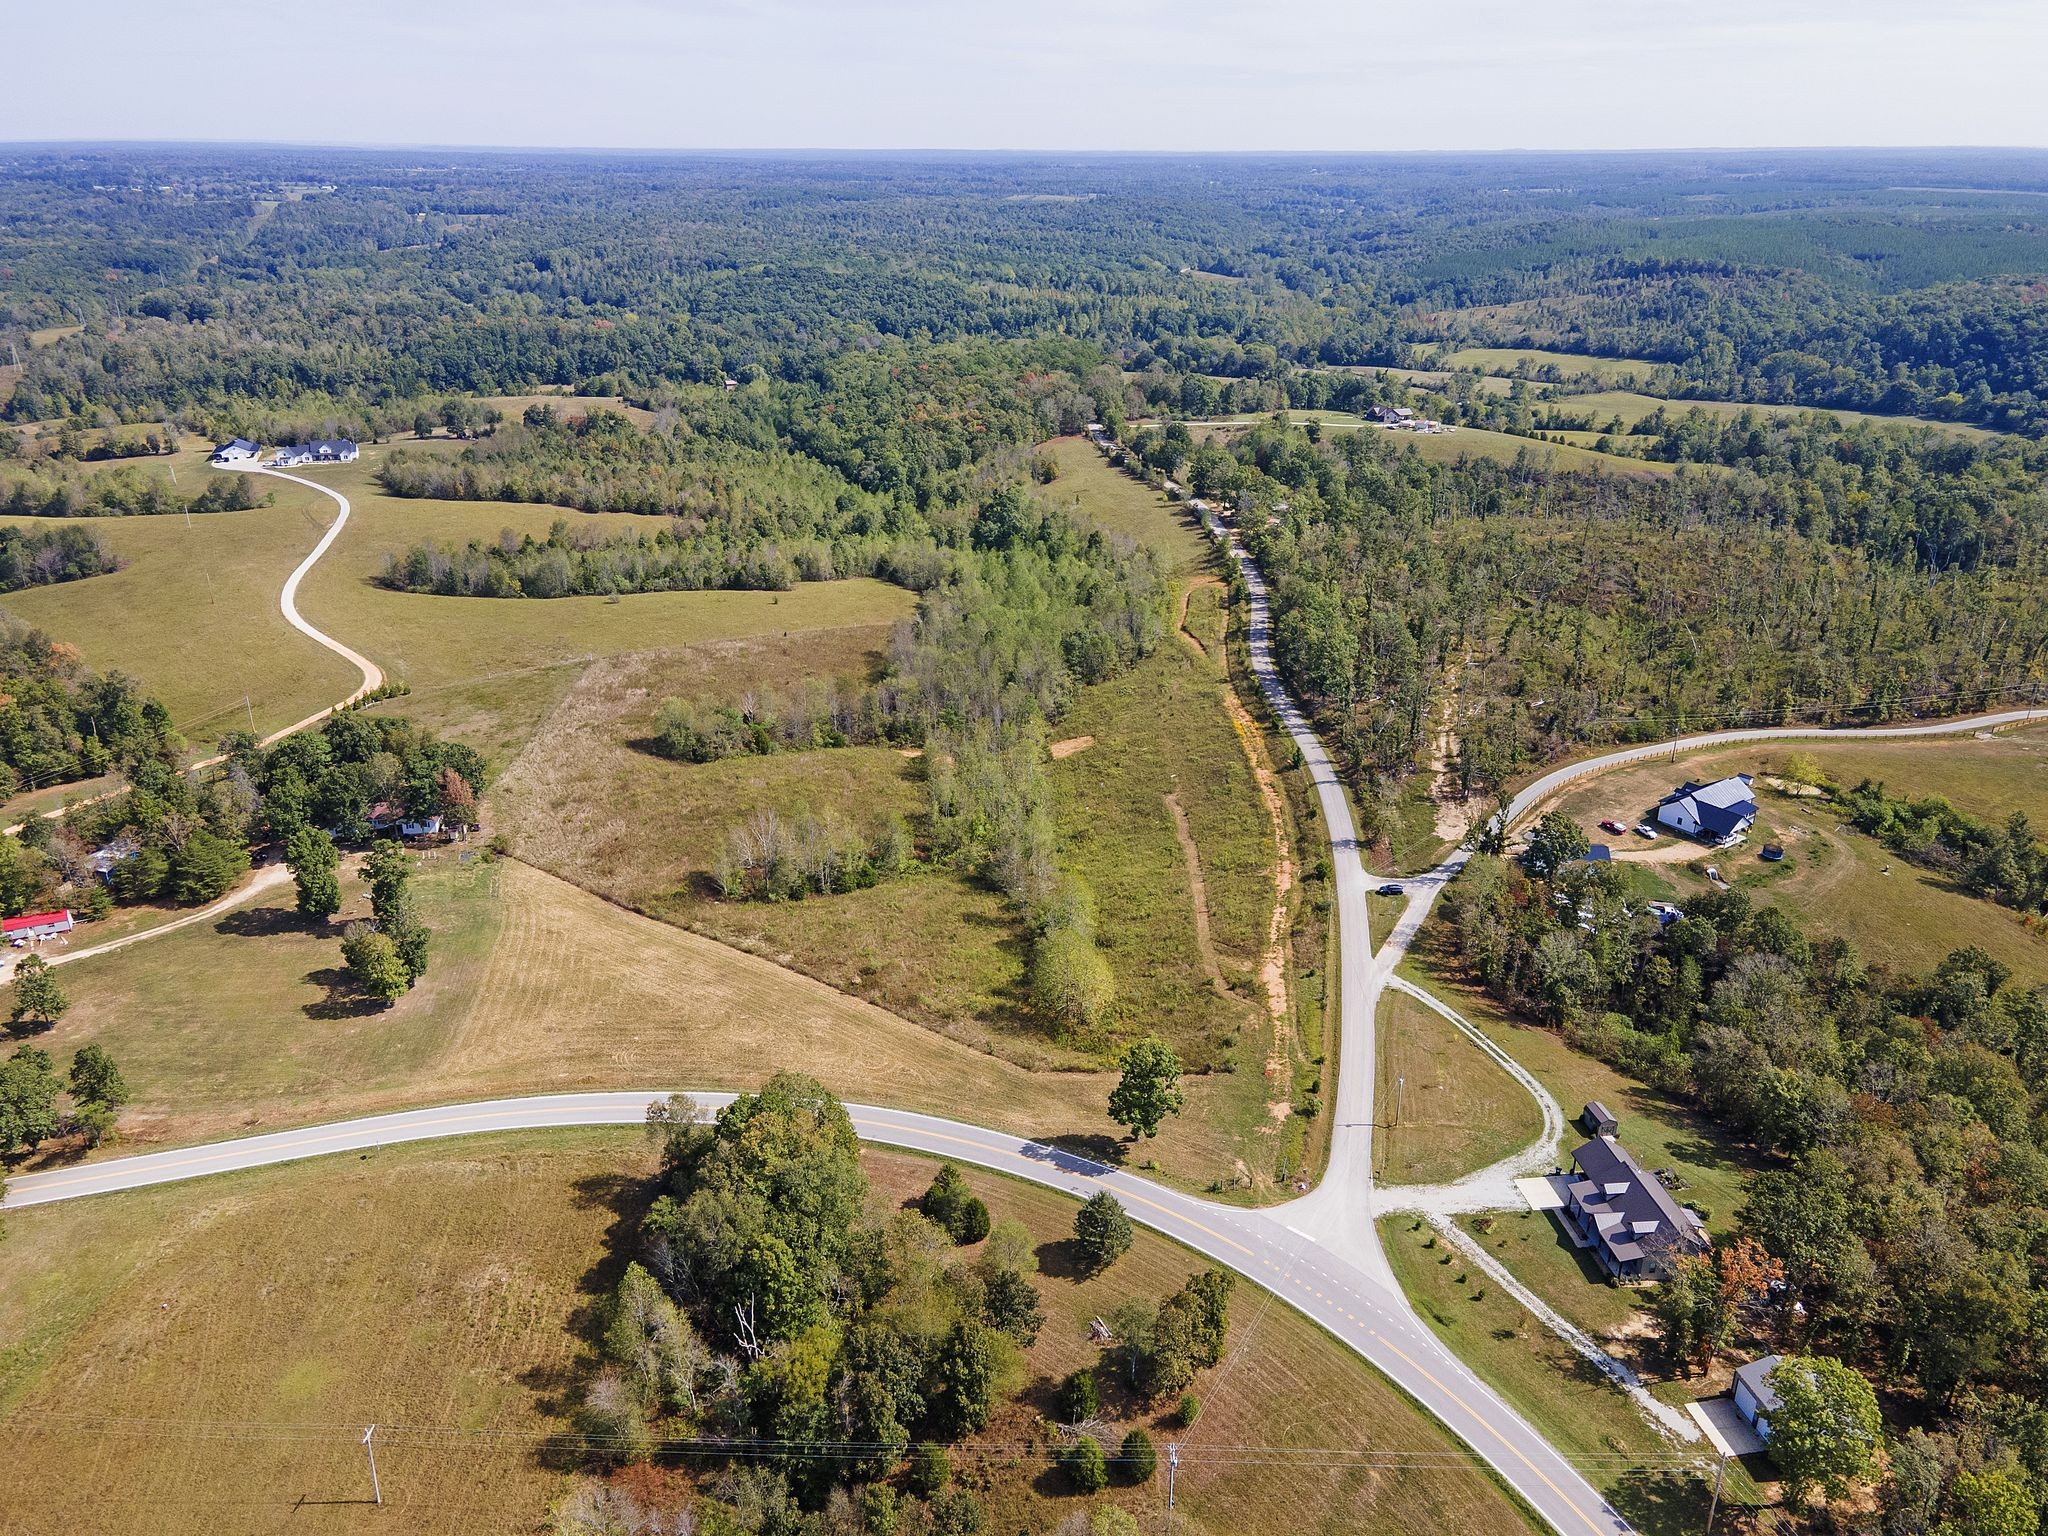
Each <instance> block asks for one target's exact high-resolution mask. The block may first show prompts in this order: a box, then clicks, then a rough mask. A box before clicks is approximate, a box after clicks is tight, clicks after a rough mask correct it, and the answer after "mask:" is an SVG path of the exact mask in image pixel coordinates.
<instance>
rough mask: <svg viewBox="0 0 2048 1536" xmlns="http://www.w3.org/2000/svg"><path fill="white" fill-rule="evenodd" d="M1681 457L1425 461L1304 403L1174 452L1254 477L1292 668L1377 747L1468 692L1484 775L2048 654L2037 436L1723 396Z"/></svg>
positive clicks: (1240, 502) (1242, 483) (1248, 484)
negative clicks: (1726, 447) (1947, 429)
mask: <svg viewBox="0 0 2048 1536" xmlns="http://www.w3.org/2000/svg"><path fill="white" fill-rule="evenodd" d="M1699 441H1700V442H1701V444H1702V445H1703V446H1702V449H1701V452H1700V457H1701V458H1702V459H1705V460H1707V461H1708V462H1709V463H1718V462H1719V459H1720V457H1721V455H1720V453H1719V452H1718V451H1710V450H1715V448H1716V445H1719V444H1736V445H1739V448H1740V452H1736V453H1729V454H1728V455H1726V456H1727V457H1728V458H1730V459H1732V460H1733V462H1734V467H1733V468H1716V469H1712V470H1707V471H1695V470H1687V471H1684V472H1681V473H1679V474H1675V475H1666V476H1659V477H1654V478H1653V477H1647V476H1640V477H1623V476H1620V475H1615V474H1609V473H1598V472H1586V471H1553V470H1551V469H1549V468H1547V467H1545V466H1543V465H1542V464H1540V463H1539V462H1538V461H1536V460H1534V459H1533V458H1532V459H1529V460H1527V461H1526V462H1517V463H1513V464H1502V463H1499V462H1496V461H1493V460H1488V459H1460V460H1457V461H1455V462H1430V461H1426V460H1424V459H1422V458H1421V457H1419V456H1418V455H1416V454H1414V453H1412V452H1405V451H1403V450H1402V449H1400V448H1399V447H1396V446H1394V445H1393V444H1392V443H1391V442H1390V441H1389V440H1388V438H1387V437H1386V436H1385V435H1371V434H1363V433H1354V434H1349V435H1345V436H1342V437H1333V438H1328V439H1326V440H1324V441H1321V442H1317V441H1313V440H1312V439H1311V437H1310V434H1309V433H1308V432H1307V431H1306V430H1304V429H1302V428H1301V427H1296V426H1290V425H1289V424H1287V422H1286V421H1285V420H1283V419H1275V420H1273V421H1271V422H1269V423H1267V424H1265V425H1262V426H1259V427H1256V428H1251V429H1247V430H1245V431H1243V432H1241V433H1238V434H1236V435H1235V436H1233V437H1231V438H1229V439H1227V440H1226V441H1224V442H1216V441H1211V442H1206V443H1203V444H1202V445H1200V446H1199V447H1196V446H1194V445H1193V443H1192V440H1191V439H1190V440H1187V446H1186V447H1185V448H1183V449H1179V450H1175V449H1173V448H1172V447H1171V446H1170V445H1169V444H1168V443H1167V441H1166V439H1165V438H1164V437H1160V438H1157V439H1156V440H1155V439H1153V438H1147V437H1145V436H1144V435H1142V434H1141V435H1140V438H1139V440H1138V441H1137V442H1136V444H1135V445H1134V448H1135V451H1136V452H1137V453H1138V454H1140V455H1145V456H1149V457H1151V458H1152V460H1153V461H1154V463H1155V465H1156V464H1157V463H1158V461H1159V460H1160V459H1161V458H1162V457H1164V458H1165V459H1166V460H1167V461H1168V463H1169V464H1170V467H1171V468H1172V469H1173V470H1175V471H1176V472H1181V473H1185V474H1186V476H1187V477H1188V481H1189V484H1190V486H1191V487H1192V488H1193V489H1194V490H1195V491H1197V492H1199V493H1201V494H1204V495H1207V496H1212V497H1217V498H1220V499H1222V500H1225V501H1227V502H1231V503H1233V504H1235V505H1236V506H1238V507H1239V508H1240V509H1241V512H1240V521H1241V523H1242V525H1243V527H1244V534H1245V538H1246V541H1247V543H1248V544H1249V546H1250V548H1251V549H1252V551H1253V552H1254V554H1256V555H1257V556H1258V558H1259V561H1260V564H1261V567H1262V568H1263V569H1264V571H1265V572H1266V574H1267V577H1268V580H1269V581H1270V582H1271V583H1272V588H1273V597H1274V623H1275V629H1274V634H1275V643H1276V648H1277V650H1278V653H1279V657H1280V661H1281V665H1282V667H1283V669H1284V670H1285V672H1286V674H1287V677H1288V680H1289V682H1290V683H1291V684H1292V685H1293V686H1294V687H1295V688H1296V689H1297V690H1298V691H1299V693H1300V694H1301V696H1302V697H1303V698H1304V699H1305V700H1306V701H1308V702H1309V703H1310V705H1311V706H1312V707H1314V708H1316V709H1317V710H1318V711H1319V712H1320V713H1321V714H1322V715H1323V716H1324V718H1325V720H1326V722H1327V723H1328V724H1330V725H1331V726H1332V728H1333V734H1334V736H1335V737H1336V739H1337V741H1338V742H1339V744H1340V745H1341V746H1342V747H1343V748H1344V749H1345V752H1346V754H1347V756H1348V757H1349V758H1350V759H1351V761H1352V762H1353V763H1354V764H1355V765H1356V766H1357V767H1358V768H1360V769H1361V770H1362V771H1364V772H1366V773H1368V774H1371V775H1377V776H1380V777H1384V778H1390V779H1398V778H1400V777H1402V776H1404V775H1406V774H1407V773H1409V772H1410V771H1412V770H1413V769H1414V768H1415V767H1416V766H1417V765H1418V763H1419V762H1420V760H1421V754H1422V751H1423V747H1424V744H1425V740H1426V738H1427V736H1428V733H1429V731H1430V729H1431V728H1432V719H1433V712H1434V709H1435V706H1436V705H1437V704H1438V703H1440V702H1442V701H1443V700H1444V699H1445V697H1446V695H1447V694H1448V695H1451V696H1453V697H1454V698H1455V700H1456V701H1457V702H1456V709H1457V715H1456V719H1457V728H1458V734H1459V736H1460V738H1461V740H1462V751H1461V754H1460V762H1459V764H1458V765H1456V766H1458V768H1459V769H1460V771H1461V772H1462V774H1463V777H1464V781H1465V783H1466V785H1467V786H1468V787H1470V788H1474V789H1483V790H1492V789H1498V788H1500V787H1502V786H1504V785H1505V784H1506V783H1507V782H1508V780H1509V779H1510V778H1511V777H1512V776H1513V775H1514V774H1516V773H1518V772H1520V771H1522V770H1524V769H1526V768H1528V767H1530V766H1532V765H1535V764H1538V763H1541V762H1544V761H1547V760H1551V759H1554V758H1556V757H1557V756H1559V755H1561V754H1563V753H1565V752H1567V751H1569V750H1571V749H1573V748H1575V747H1578V746H1580V745H1583V744H1587V743H1595V742H1609V741H1630V740H1644V739H1651V738H1654V737H1657V736H1660V735H1672V734H1675V733H1677V732H1680V731H1684V730H1695V729H1703V728H1711V727H1714V726H1725V725H1740V724H1773V723H1782V722H1784V721H1788V720H1817V721H1826V722H1837V721H1857V720H1863V721H1881V720H1887V719H1896V718H1901V717H1904V716H1909V715H1920V714H1936V713H1944V712H1954V711H1958V710H1963V709H1968V708H1975V707H1979V706H1982V705H1984V704H1986V703H1988V702H1994V701H1997V700H1999V699H2004V698H2009V697H2016V696H2021V695H2023V694H2024V693H2025V691H2026V690H2028V689H2029V688H2032V687H2034V686H2035V685H2037V684H2038V683H2040V681H2041V665H2042V662H2043V654H2042V652H2043V646H2044V644H2048V596H2044V593H2048V588H2044V585H2043V579H2042V578H2043V576H2044V574H2048V572H2044V568H2043V558H2044V552H2043V548H2042V543H2041V537H2042V531H2043V527H2044V523H2043V518H2044V513H2048V507H2044V504H2043V500H2042V495H2041V490H2040V478H2041V474H2042V468H2043V460H2042V450H2041V449H2039V448H2038V447H2035V446H2034V445H2031V444H2023V443H2018V442H2014V441H2004V440H2000V441H1992V442H1987V443H1984V444H1972V443H1966V442H1961V441H1956V440H1951V439H1945V438H1936V437H1932V436H1926V435H1916V434H1912V433H1904V432H1899V431H1894V430H1890V429H1880V428H1873V427H1858V428H1853V429H1844V428H1842V427H1841V426H1840V425H1839V424H1837V423H1835V422H1833V421H1832V420H1831V419H1829V418H1826V417H1822V416H1817V415H1816V416H1804V417H1799V418H1796V419H1791V420H1776V421H1761V420H1758V421H1751V420H1746V419H1744V418H1736V419H1735V420H1733V421H1731V422H1729V423H1727V424H1725V429H1724V430H1722V431H1720V432H1718V433H1709V434H1706V435H1704V436H1702V437H1701V438H1700V439H1699Z"/></svg>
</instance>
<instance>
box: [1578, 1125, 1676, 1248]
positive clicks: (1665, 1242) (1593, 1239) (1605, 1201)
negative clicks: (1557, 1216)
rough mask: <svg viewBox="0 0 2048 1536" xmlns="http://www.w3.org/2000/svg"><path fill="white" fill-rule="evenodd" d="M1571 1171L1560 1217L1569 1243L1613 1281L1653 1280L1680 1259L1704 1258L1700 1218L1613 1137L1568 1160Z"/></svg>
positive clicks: (1589, 1144)
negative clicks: (1586, 1251)
mask: <svg viewBox="0 0 2048 1536" xmlns="http://www.w3.org/2000/svg"><path fill="white" fill-rule="evenodd" d="M1572 1166H1573V1168H1574V1169H1576V1170H1577V1172H1576V1175H1575V1176H1574V1177H1573V1178H1572V1179H1571V1180H1570V1181H1569V1182H1568V1183H1567V1184H1566V1185H1565V1201H1566V1204H1565V1213H1566V1216H1567V1218H1568V1225H1569V1226H1570V1228H1571V1229H1572V1230H1573V1232H1574V1234H1575V1236H1574V1239H1573V1240H1574V1241H1575V1242H1578V1243H1579V1245H1580V1246H1581V1247H1585V1248H1590V1249H1592V1250H1593V1251H1594V1252H1595V1253H1597V1254H1598V1255H1599V1256H1600V1265H1601V1268H1603V1269H1605V1270H1606V1271H1607V1272H1608V1273H1609V1274H1610V1275H1612V1276H1614V1277H1615V1278H1616V1279H1617V1280H1654V1279H1657V1278H1659V1277H1660V1276H1662V1275H1663V1274H1664V1272H1665V1270H1666V1269H1667V1268H1669V1266H1670V1263H1671V1261H1672V1259H1674V1258H1676V1257H1678V1256H1679V1255H1681V1254H1688V1253H1704V1252H1706V1250H1707V1247H1708V1242H1707V1233H1706V1229H1705V1228H1704V1227H1702V1226H1701V1225H1700V1219H1699V1217H1697V1216H1695V1215H1693V1213H1692V1212H1691V1211H1688V1210H1687V1209H1686V1208H1685V1207H1684V1206H1682V1205H1680V1204H1679V1203H1678V1202H1677V1201H1676V1200H1674V1199H1672V1198H1671V1191H1669V1190H1668V1189H1666V1188H1665V1187H1664V1186H1663V1185H1662V1184H1660V1183H1659V1182H1658V1181H1657V1180H1656V1178H1655V1177H1654V1176H1653V1175H1651V1174H1650V1173H1649V1172H1648V1171H1647V1170H1645V1169H1644V1167H1643V1165H1642V1164H1641V1163H1638V1162H1637V1161H1636V1160H1635V1158H1634V1157H1633V1156H1631V1155H1630V1153H1629V1151H1628V1149H1627V1148H1626V1147H1624V1146H1622V1144H1621V1143H1620V1142H1619V1141H1617V1140H1615V1139H1614V1137H1613V1136H1611V1135H1605V1136H1595V1137H1594V1138H1593V1139H1592V1140H1591V1141H1589V1142H1587V1143H1586V1144H1585V1145H1584V1146H1582V1147H1580V1148H1579V1149H1578V1151H1576V1152H1574V1153H1573V1154H1572Z"/></svg>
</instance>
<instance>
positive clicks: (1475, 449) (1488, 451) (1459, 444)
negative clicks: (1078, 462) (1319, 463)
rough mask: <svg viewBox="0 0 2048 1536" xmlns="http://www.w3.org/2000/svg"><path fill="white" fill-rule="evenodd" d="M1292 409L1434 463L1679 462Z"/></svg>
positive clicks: (1216, 426) (1592, 465)
mask: <svg viewBox="0 0 2048 1536" xmlns="http://www.w3.org/2000/svg"><path fill="white" fill-rule="evenodd" d="M1292 414H1293V417H1294V420H1295V422H1296V424H1297V425H1299V424H1301V423H1302V422H1305V421H1307V420H1308V419H1309V418H1310V417H1311V416H1315V417H1316V418H1317V419H1319V420H1321V421H1322V423H1323V424H1324V427H1325V428H1326V429H1327V430H1329V431H1332V432H1346V431H1375V432H1379V433H1381V434H1382V435H1383V437H1384V440H1385V441H1387V442H1388V443H1390V444H1394V445H1396V446H1397V447H1398V448H1400V449H1402V450H1404V451H1406V450H1411V449H1412V450H1413V451H1414V452H1415V453H1417V454H1419V455H1420V456H1421V457H1422V458H1423V459H1425V460H1427V461H1428V462H1430V463H1432V464H1452V463H1456V462H1457V461H1458V460H1459V459H1468V458H1469V459H1496V460H1498V461H1499V462H1501V463H1503V464H1512V463H1513V462H1514V461H1515V459H1516V458H1517V457H1518V456H1520V455H1523V454H1527V455H1528V456H1529V457H1530V458H1531V459H1532V460H1534V461H1535V462H1536V463H1538V464H1547V465H1549V466H1550V467H1551V468H1553V469H1602V470H1607V471H1610V472H1612V473H1617V474H1626V475H1668V474H1670V473H1671V472H1672V471H1673V469H1674V468H1675V467H1676V466H1674V465H1670V464H1656V463H1651V462H1649V461H1647V460H1642V459H1627V458H1623V457H1621V456H1620V455H1618V454H1611V453H1597V452H1595V451H1594V450H1593V449H1591V448H1581V447H1578V446H1576V445H1574V444H1572V443H1553V442H1548V441H1546V440H1544V439H1542V438H1535V437H1517V436H1515V435H1514V434H1513V433H1511V432H1488V431H1485V430H1483V429H1481V428H1479V427H1459V428H1458V429H1457V430H1456V431H1454V432H1396V431H1392V430H1390V429H1388V428H1385V427H1370V426H1367V425H1366V424H1365V423H1363V422H1359V421H1356V420H1353V421H1350V422H1346V421H1345V420H1342V419H1340V418H1341V417H1342V413H1341V412H1336V411H1323V412H1308V411H1297V412H1294V413H1292ZM1247 425H1250V423H1249V422H1234V421H1233V422H1214V421H1191V422H1189V423H1188V429H1189V430H1190V431H1191V432H1193V433H1195V434H1196V435H1197V436H1224V437H1227V436H1229V435H1230V434H1232V433H1234V432H1238V431H1241V430H1243V428H1244V427H1245V426H1247Z"/></svg>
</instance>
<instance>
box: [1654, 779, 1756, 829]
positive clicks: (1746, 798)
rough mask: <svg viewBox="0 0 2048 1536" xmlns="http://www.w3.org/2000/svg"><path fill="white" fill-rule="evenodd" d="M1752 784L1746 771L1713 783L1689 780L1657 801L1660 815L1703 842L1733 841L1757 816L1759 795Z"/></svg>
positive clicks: (1665, 822) (1664, 821)
mask: <svg viewBox="0 0 2048 1536" xmlns="http://www.w3.org/2000/svg"><path fill="white" fill-rule="evenodd" d="M1749 785H1750V779H1749V775H1748V774H1746V773H1738V774H1736V775H1734V776H1733V777H1732V778H1726V779H1716V780H1714V782H1713V783H1711V784H1691V783H1688V784H1686V785H1684V786H1683V787H1682V788H1680V789H1678V790H1676V791H1674V792H1673V793H1671V794H1669V795H1666V796H1665V797H1664V798H1663V800H1661V801H1659V802H1658V805H1657V819H1658V820H1659V821H1661V822H1663V823H1664V825H1665V826H1667V827H1671V828H1673V829H1675V830H1676V831H1679V832H1683V833H1684V834H1685V835H1686V836H1687V837H1696V838H1698V839H1699V840H1700V841H1701V842H1703V843H1713V844H1715V845H1716V846H1718V845H1720V844H1722V843H1729V842H1733V841H1734V840H1735V839H1736V838H1738V837H1740V836H1742V834H1743V833H1745V832H1747V831H1748V830H1749V827H1750V823H1751V822H1753V821H1755V820H1756V796H1755V795H1754V794H1752V793H1751V792H1750V787H1749Z"/></svg>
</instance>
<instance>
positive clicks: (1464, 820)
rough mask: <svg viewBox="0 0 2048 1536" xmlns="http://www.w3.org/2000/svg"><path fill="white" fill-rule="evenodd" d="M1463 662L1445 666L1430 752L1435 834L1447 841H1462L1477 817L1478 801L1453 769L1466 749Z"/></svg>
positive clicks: (1430, 780)
mask: <svg viewBox="0 0 2048 1536" xmlns="http://www.w3.org/2000/svg"><path fill="white" fill-rule="evenodd" d="M1464 666H1465V664H1464V662H1455V661H1454V662H1451V663H1450V664H1448V665H1447V666H1446V667H1445V668H1444V681H1443V700H1444V712H1443V717H1442V719H1440V720H1439V721H1438V722H1437V729H1436V736H1435V738H1434V739H1433V741H1432V743H1431V746H1430V754H1429V794H1430V798H1431V799H1432V800H1434V801H1435V802H1436V835H1437V836H1438V837H1439V838H1441V839H1443V841H1445V842H1447V843H1462V842H1463V841H1464V840H1465V834H1466V833H1468V832H1470V831H1471V830H1472V824H1473V822H1474V821H1475V820H1476V819H1477V815H1476V806H1477V803H1478V802H1477V801H1475V799H1474V798H1473V797H1471V796H1468V795H1466V794H1465V793H1464V792H1463V790H1462V788H1461V787H1460V785H1459V783H1458V776H1457V775H1456V774H1455V773H1453V772H1452V771H1451V765H1452V764H1453V763H1455V762H1456V761H1457V760H1458V755H1459V754H1460V753H1461V752H1463V751H1464V743H1463V742H1462V741H1460V740H1459V739H1458V729H1457V726H1458V679H1459V676H1460V674H1461V673H1462V672H1463V670H1464Z"/></svg>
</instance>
